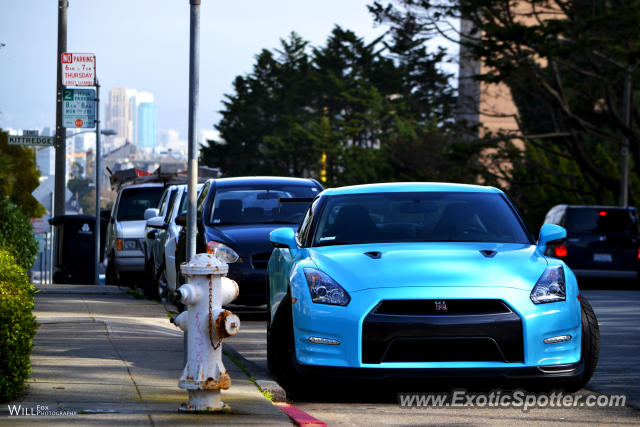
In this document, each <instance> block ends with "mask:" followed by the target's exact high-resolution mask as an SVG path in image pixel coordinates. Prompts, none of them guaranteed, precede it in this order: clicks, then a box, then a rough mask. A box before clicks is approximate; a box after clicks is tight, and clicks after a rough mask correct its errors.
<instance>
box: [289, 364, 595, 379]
mask: <svg viewBox="0 0 640 427" xmlns="http://www.w3.org/2000/svg"><path fill="white" fill-rule="evenodd" d="M295 367H296V370H297V371H298V372H299V373H300V374H302V375H307V376H313V377H322V378H326V379H354V380H370V379H373V380H390V379H395V380H403V379H407V380H413V379H442V380H451V379H462V378H464V379H469V378H472V379H480V380H482V379H493V380H505V381H509V380H535V379H544V378H549V379H562V380H573V379H578V378H580V376H581V375H582V373H583V372H584V362H577V363H570V364H566V365H546V366H525V367H516V368H510V367H503V368H482V369H478V368H440V369H419V368H416V369H391V368H384V369H373V368H339V367H334V366H317V365H304V364H301V363H297V362H296V364H295Z"/></svg>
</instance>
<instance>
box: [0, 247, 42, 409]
mask: <svg viewBox="0 0 640 427" xmlns="http://www.w3.org/2000/svg"><path fill="white" fill-rule="evenodd" d="M34 294H35V288H34V287H33V286H32V285H30V284H29V281H28V279H27V274H26V272H25V270H24V269H23V268H22V267H20V266H19V265H17V263H16V259H15V258H14V257H13V256H12V255H11V253H10V252H9V251H7V250H6V248H3V247H0V355H2V357H0V401H1V402H5V401H8V400H10V399H12V398H15V397H16V396H17V395H18V394H19V393H20V392H21V391H22V390H23V389H24V386H25V382H26V380H27V379H28V378H29V374H30V373H31V363H30V359H29V357H30V355H31V348H32V346H33V337H34V336H35V334H36V329H37V328H38V323H37V322H36V318H35V317H34V316H33V305H34V304H33V300H34Z"/></svg>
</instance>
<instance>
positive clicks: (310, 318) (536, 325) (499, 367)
mask: <svg viewBox="0 0 640 427" xmlns="http://www.w3.org/2000/svg"><path fill="white" fill-rule="evenodd" d="M292 290H295V291H292V297H293V298H296V299H297V302H296V303H295V304H293V317H294V339H295V347H296V359H297V362H298V363H299V364H300V366H302V367H304V369H307V370H309V369H313V367H319V368H323V369H324V368H348V369H355V370H356V371H357V370H361V369H365V370H367V371H376V370H381V372H384V371H386V370H389V371H390V372H396V373H402V372H403V371H405V370H408V371H411V372H413V371H415V372H422V371H425V372H422V373H423V374H424V373H433V372H435V371H436V370H437V371H442V372H445V373H451V372H453V371H460V372H463V373H462V376H467V375H470V373H471V372H472V371H483V372H485V374H487V375H488V376H491V377H493V376H499V377H500V376H505V375H507V376H513V375H516V376H527V375H530V376H533V377H535V376H540V375H543V376H545V375H546V376H548V375H565V376H567V375H568V376H571V375H573V374H572V372H573V371H575V369H574V368H571V369H569V371H571V372H568V373H566V374H565V373H558V372H557V371H554V372H553V373H550V368H548V367H549V366H557V367H563V366H573V365H575V364H577V363H579V362H580V357H581V350H580V349H581V317H580V305H579V300H578V299H577V295H574V294H573V289H572V288H571V287H568V288H567V300H566V301H562V302H556V303H549V304H541V305H535V304H533V303H532V302H531V300H530V297H529V294H530V291H526V290H522V289H516V288H508V287H500V288H498V287H420V288H418V287H407V288H384V289H368V290H363V291H358V292H353V293H352V294H351V297H352V299H351V302H350V303H349V305H347V306H346V307H339V306H330V305H322V304H314V303H312V302H311V301H310V299H309V297H308V295H305V294H304V292H303V291H304V288H302V287H300V286H295V287H292ZM488 296H499V299H500V300H502V301H504V302H505V303H506V305H508V306H509V307H510V308H511V310H512V312H513V313H514V314H515V315H517V316H518V317H519V318H520V325H521V332H519V333H521V340H520V341H519V343H520V344H518V345H520V346H521V357H519V358H518V359H514V358H509V357H504V358H503V360H497V359H493V360H477V358H475V360H474V357H472V355H473V353H474V350H475V349H474V346H473V345H469V346H468V348H463V349H462V350H461V352H462V353H463V355H461V356H459V357H457V358H454V359H453V360H433V359H431V360H430V361H425V360H419V358H416V359H411V358H406V359H404V360H402V361H397V360H398V359H396V360H395V361H385V360H384V358H383V359H382V360H381V361H380V363H367V362H370V361H371V359H368V360H367V359H365V360H363V342H364V341H365V340H364V339H363V338H364V337H365V335H364V333H363V331H364V324H365V319H366V318H367V316H368V315H369V314H370V313H371V312H372V310H373V309H374V308H375V307H377V306H378V304H379V303H380V302H381V301H383V300H408V299H416V300H445V301H446V300H455V299H462V298H464V299H467V300H474V299H476V300H486V299H487V297H488ZM445 316H446V315H443V317H445ZM402 317H403V316H398V322H400V323H402V322H403V321H405V320H406V319H403V318H402ZM485 326H486V325H485ZM494 326H495V328H497V329H496V331H495V332H496V334H497V335H500V334H503V335H504V330H503V329H502V328H504V325H501V324H500V322H497V323H495V325H494ZM424 327H425V328H429V326H428V325H425V326H424ZM508 327H509V328H511V330H510V331H509V332H508V333H507V338H509V339H511V337H513V324H512V323H511V325H510V326H508ZM473 329H474V325H473V323H469V322H467V323H466V324H465V323H464V322H463V323H461V327H460V330H464V331H466V332H464V334H463V336H464V335H472V338H473V337H477V336H479V335H480V336H482V335H483V334H485V332H484V331H487V330H489V331H490V327H489V329H486V328H485V329H483V330H480V332H477V331H476V332H474V331H473ZM425 331H426V332H425V338H432V336H430V333H429V329H425ZM487 333H489V332H487ZM560 335H571V337H572V338H571V340H570V341H567V342H562V343H556V344H545V343H544V342H543V341H544V339H546V338H551V337H555V336H560ZM311 337H319V338H326V339H330V340H335V341H339V344H338V345H326V344H317V343H313V342H311V341H310V340H309V339H310V338H311ZM410 337H411V338H416V337H417V334H416V333H415V331H414V334H413V335H411V336H410ZM396 338H400V339H401V338H403V337H400V336H394V337H393V339H396ZM418 338H419V337H418ZM439 338H446V336H440V337H439ZM466 354H468V355H469V358H468V359H467V358H466V357H465V355H466ZM465 359H467V360H465ZM514 360H515V361H514ZM563 370H565V369H564V368H562V369H560V371H563ZM580 372H581V371H580ZM430 375H431V374H430ZM433 375H438V374H433ZM575 375H579V374H575ZM366 376H367V377H371V374H370V373H367V375H366ZM394 376H396V375H395V374H394ZM472 376H475V375H472Z"/></svg>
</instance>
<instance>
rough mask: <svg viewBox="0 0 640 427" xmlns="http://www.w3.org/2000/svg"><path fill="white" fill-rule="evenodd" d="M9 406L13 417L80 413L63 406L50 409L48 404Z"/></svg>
mask: <svg viewBox="0 0 640 427" xmlns="http://www.w3.org/2000/svg"><path fill="white" fill-rule="evenodd" d="M7 407H8V409H9V416H11V417H61V416H68V415H78V412H77V411H71V410H68V409H61V408H54V409H50V408H49V407H48V406H47V405H36V406H22V405H7Z"/></svg>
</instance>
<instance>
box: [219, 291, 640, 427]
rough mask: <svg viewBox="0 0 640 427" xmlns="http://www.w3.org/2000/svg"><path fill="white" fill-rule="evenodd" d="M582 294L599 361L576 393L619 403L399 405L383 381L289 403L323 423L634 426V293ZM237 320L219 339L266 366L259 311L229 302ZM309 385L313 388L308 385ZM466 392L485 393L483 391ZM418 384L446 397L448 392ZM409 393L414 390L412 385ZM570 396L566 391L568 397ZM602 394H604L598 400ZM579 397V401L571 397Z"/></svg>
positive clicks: (637, 389) (638, 370) (639, 386)
mask: <svg viewBox="0 0 640 427" xmlns="http://www.w3.org/2000/svg"><path fill="white" fill-rule="evenodd" d="M583 294H584V295H585V296H586V297H587V298H588V299H589V301H590V302H591V304H592V305H593V307H594V310H595V312H596V315H597V316H598V321H599V324H600V334H601V352H600V361H599V363H598V367H597V369H596V371H595V374H594V376H593V378H592V380H591V381H590V382H589V384H588V385H587V387H586V389H585V390H583V391H581V392H580V393H577V394H576V395H581V396H583V397H582V398H581V399H587V396H590V395H595V396H601V395H606V396H609V395H612V394H620V393H622V394H624V395H626V396H627V407H589V406H587V405H586V403H578V404H577V406H575V407H571V408H566V407H544V408H542V407H537V408H533V409H531V410H528V411H523V409H522V405H521V406H520V407H509V408H498V407H489V406H488V404H487V405H484V406H481V405H476V406H462V407H451V406H448V407H426V408H424V407H423V408H416V407H402V406H401V405H400V404H399V402H398V396H397V392H398V391H402V390H401V389H393V390H390V389H389V388H387V387H386V385H384V384H375V383H367V384H357V383H351V384H348V385H345V384H340V385H337V386H336V387H333V388H332V387H329V388H328V389H325V390H324V391H323V392H321V394H319V395H316V396H314V397H313V398H311V399H309V398H306V399H305V400H294V404H295V405H296V406H297V407H299V408H300V409H302V410H304V411H306V412H308V413H309V414H311V415H313V416H314V417H316V418H318V419H320V420H322V421H325V422H326V423H327V424H328V425H358V426H359V425H419V424H443V425H463V424H465V425H466V424H470V425H487V424H488V425H495V424H500V425H506V424H510V425H514V426H517V425H524V424H531V423H533V424H536V425H557V424H559V423H562V424H566V425H587V424H594V425H602V424H607V425H639V424H640V290H610V291H603V290H587V291H584V292H583ZM234 311H235V312H237V313H239V314H240V317H241V319H242V331H241V333H240V335H239V336H237V337H232V338H230V339H228V340H227V341H226V342H228V343H230V344H232V345H233V347H234V348H235V349H236V350H237V351H239V352H240V353H242V355H243V356H244V357H245V358H247V359H248V360H251V361H252V362H254V363H256V364H257V365H258V366H260V367H262V368H264V369H266V322H265V314H264V312H261V311H260V310H255V309H249V308H242V307H237V308H234ZM310 387H314V385H313V384H310ZM473 387H474V388H472V389H471V391H473V392H478V391H479V392H485V393H487V392H490V391H491V388H483V387H482V386H481V387H480V388H479V389H478V388H477V387H478V386H477V385H474V386H473ZM425 389H427V390H436V391H438V392H441V393H445V394H449V396H450V390H442V389H439V388H437V387H436V388H435V389H434V388H433V387H431V386H430V385H427V384H425ZM412 390H416V389H415V387H414V388H413V389H412ZM576 395H573V396H574V398H575V396H576ZM601 399H604V397H601ZM579 402H584V400H583V401H579Z"/></svg>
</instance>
